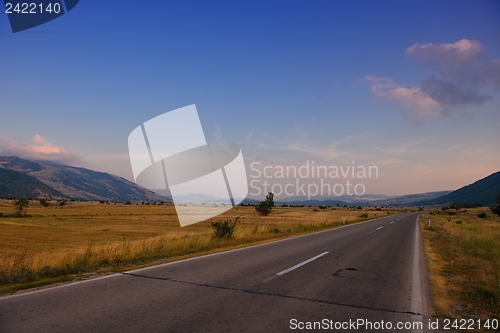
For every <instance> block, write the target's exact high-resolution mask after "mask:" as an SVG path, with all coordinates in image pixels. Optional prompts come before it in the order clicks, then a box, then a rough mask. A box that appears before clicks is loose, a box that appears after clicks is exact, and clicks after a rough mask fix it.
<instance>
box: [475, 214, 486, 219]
mask: <svg viewBox="0 0 500 333" xmlns="http://www.w3.org/2000/svg"><path fill="white" fill-rule="evenodd" d="M477 217H479V218H482V219H485V218H486V213H481V214H477Z"/></svg>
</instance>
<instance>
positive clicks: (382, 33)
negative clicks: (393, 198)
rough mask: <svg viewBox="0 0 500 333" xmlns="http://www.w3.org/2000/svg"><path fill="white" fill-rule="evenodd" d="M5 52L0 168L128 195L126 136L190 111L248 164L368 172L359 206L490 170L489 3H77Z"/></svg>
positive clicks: (4, 33)
mask: <svg viewBox="0 0 500 333" xmlns="http://www.w3.org/2000/svg"><path fill="white" fill-rule="evenodd" d="M0 45H1V47H0V59H1V62H0V155H18V156H22V157H28V158H44V159H52V160H55V161H60V162H64V163H68V164H72V165H78V166H84V167H88V168H91V169H95V170H101V171H106V172H111V173H114V174H117V175H119V176H122V177H125V178H128V179H131V180H132V178H133V177H132V171H131V167H130V163H129V161H128V148H127V137H128V135H129V134H130V132H131V131H132V130H133V129H134V128H135V127H137V126H138V125H139V124H141V123H143V122H144V121H147V120H149V119H151V118H153V117H155V116H157V115H159V114H162V113H164V112H167V111H170V110H174V109H177V108H180V107H183V106H186V105H190V104H196V106H197V109H198V113H199V116H200V119H201V122H202V125H203V128H204V130H205V134H206V136H207V139H208V140H227V141H232V142H236V143H238V144H239V145H240V146H241V148H242V152H243V155H244V158H245V162H246V163H247V165H249V164H250V163H251V162H253V161H260V162H261V163H262V165H303V164H305V163H306V161H308V160H309V161H312V160H314V161H315V162H316V164H323V165H348V164H351V163H352V161H355V164H356V165H377V166H378V167H379V173H380V175H379V178H377V179H369V180H366V188H367V192H368V193H382V194H387V195H395V194H410V193H419V192H426V191H437V190H446V189H456V188H459V187H461V186H463V185H466V184H469V183H471V182H473V181H475V180H477V179H479V178H482V177H485V176H487V175H489V174H491V173H493V172H495V171H498V170H500V154H499V153H498V152H500V131H498V124H499V123H500V102H499V101H500V93H499V88H500V60H499V59H500V3H499V2H498V1H453V2H451V1H440V2H436V1H415V2H402V1H383V2H369V1H344V2H341V1H279V2H275V1H251V2H250V1H249V2H234V1H226V2H221V1H217V2H216V1H213V2H208V1H199V2H198V1H182V2H159V1H156V2H153V1H151V2H131V1H129V2H125V1H105V2H102V1H85V0H82V1H80V3H79V4H78V6H76V7H75V8H74V9H73V10H72V11H71V12H69V13H67V14H66V15H63V16H62V17H60V18H58V19H56V20H54V21H51V22H48V23H46V24H43V25H41V26H38V27H35V28H32V29H29V30H26V31H24V32H19V33H15V34H13V33H12V32H11V30H10V26H9V23H8V19H7V15H5V14H1V15H0Z"/></svg>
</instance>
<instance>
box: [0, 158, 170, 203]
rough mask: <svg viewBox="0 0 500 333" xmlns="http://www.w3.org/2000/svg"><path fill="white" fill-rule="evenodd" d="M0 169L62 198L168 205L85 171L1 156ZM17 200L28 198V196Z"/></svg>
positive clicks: (110, 177) (139, 190) (130, 184)
mask: <svg viewBox="0 0 500 333" xmlns="http://www.w3.org/2000/svg"><path fill="white" fill-rule="evenodd" d="M0 169H4V170H5V169H6V170H12V171H17V172H19V173H21V174H23V175H25V176H30V177H34V178H35V179H37V180H38V181H39V182H41V183H43V184H45V185H46V186H47V187H49V188H51V189H52V190H53V191H55V192H59V193H60V196H62V197H65V198H71V199H83V200H108V201H127V200H130V201H168V200H167V199H166V198H165V197H163V196H161V195H159V194H156V193H154V192H151V191H149V190H147V189H145V188H143V187H140V186H138V185H137V184H135V183H133V182H130V181H128V180H126V179H124V178H121V177H117V176H114V175H111V174H108V173H104V172H97V171H93V170H89V169H85V168H77V167H72V166H68V165H62V164H56V163H52V162H43V161H40V162H35V161H28V160H25V159H22V158H19V157H14V156H10V157H6V156H3V157H0ZM20 194H23V193H22V192H21V193H20ZM18 196H19V197H31V195H28V193H25V194H24V195H18ZM16 197H17V195H16Z"/></svg>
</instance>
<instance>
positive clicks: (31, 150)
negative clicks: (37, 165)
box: [0, 134, 86, 165]
mask: <svg viewBox="0 0 500 333" xmlns="http://www.w3.org/2000/svg"><path fill="white" fill-rule="evenodd" d="M32 141H33V143H24V142H19V141H16V140H12V139H9V138H6V137H2V136H0V155H2V156H18V157H21V158H27V159H32V160H48V161H54V162H59V163H63V164H68V165H85V164H86V163H85V161H84V160H83V158H82V157H81V156H79V155H77V154H75V153H73V152H69V151H66V150H65V149H64V148H62V147H58V146H55V145H53V144H51V143H50V142H48V141H47V139H45V138H44V137H42V136H40V135H38V134H35V136H34V137H33V139H32Z"/></svg>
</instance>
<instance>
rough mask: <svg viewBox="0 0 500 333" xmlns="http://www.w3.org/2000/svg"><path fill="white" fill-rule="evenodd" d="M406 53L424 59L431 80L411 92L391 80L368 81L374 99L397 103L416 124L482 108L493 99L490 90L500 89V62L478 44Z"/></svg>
mask: <svg viewBox="0 0 500 333" xmlns="http://www.w3.org/2000/svg"><path fill="white" fill-rule="evenodd" d="M405 53H406V54H408V55H410V56H412V57H415V58H417V59H421V60H422V61H423V63H424V65H425V66H426V67H427V68H429V69H430V70H431V76H429V77H428V78H426V79H425V80H423V81H422V82H421V83H420V84H419V85H418V86H415V87H411V88H406V87H402V86H399V85H398V84H396V83H394V82H393V80H392V79H390V78H378V77H374V76H370V75H366V76H365V80H367V81H370V82H372V86H371V91H372V93H373V94H374V96H375V97H377V98H380V99H386V100H392V101H396V102H397V103H399V104H400V105H402V106H403V107H404V108H405V109H406V110H407V112H409V115H410V117H411V119H412V120H413V121H414V122H415V123H422V122H423V121H424V120H425V119H426V118H427V117H429V116H440V115H443V114H450V113H452V112H453V111H455V110H457V109H460V108H463V107H467V106H479V105H482V104H484V103H485V102H487V101H489V100H492V99H493V98H492V97H491V96H490V95H489V94H488V92H487V90H488V89H489V88H496V87H500V59H492V60H490V59H489V58H488V55H487V54H486V52H485V51H484V48H483V46H482V45H481V44H480V43H479V42H477V41H472V40H468V39H462V40H460V41H458V42H456V43H453V44H439V45H436V44H432V43H429V44H415V45H412V46H410V47H409V48H408V49H406V51H405Z"/></svg>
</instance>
